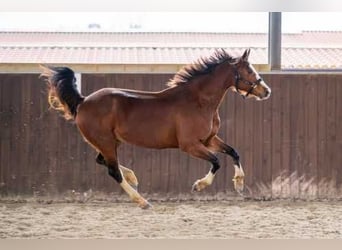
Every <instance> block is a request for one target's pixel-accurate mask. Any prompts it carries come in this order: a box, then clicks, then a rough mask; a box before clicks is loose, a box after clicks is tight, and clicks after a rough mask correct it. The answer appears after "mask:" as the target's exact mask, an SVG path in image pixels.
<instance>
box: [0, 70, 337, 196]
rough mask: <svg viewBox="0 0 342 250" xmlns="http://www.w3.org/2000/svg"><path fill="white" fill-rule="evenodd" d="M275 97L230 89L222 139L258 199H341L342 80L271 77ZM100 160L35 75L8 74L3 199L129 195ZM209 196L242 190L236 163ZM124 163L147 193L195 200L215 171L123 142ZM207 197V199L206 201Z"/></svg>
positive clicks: (95, 85) (143, 82) (108, 82)
mask: <svg viewBox="0 0 342 250" xmlns="http://www.w3.org/2000/svg"><path fill="white" fill-rule="evenodd" d="M170 77H171V75H162V74H112V75H111V74H92V75H90V74H89V75H88V74H83V75H82V92H83V94H85V95H86V94H89V93H91V92H92V91H94V90H97V89H99V88H102V87H111V86H112V87H114V86H115V87H122V88H132V89H141V90H161V89H163V88H164V87H165V85H164V84H165V82H166V81H167V80H168V79H169V78H170ZM263 77H264V79H265V80H266V81H267V82H268V83H269V85H270V86H271V88H272V96H271V98H270V99H269V100H267V101H263V102H257V101H254V100H243V99H242V98H241V97H239V96H238V95H237V94H234V93H232V92H229V93H228V95H227V97H226V99H225V101H224V103H223V105H222V107H221V109H220V114H221V121H222V125H221V129H220V136H221V137H222V138H224V140H225V141H226V142H227V143H228V144H230V145H232V146H233V147H235V148H236V149H237V151H238V152H239V153H240V156H241V160H242V164H243V167H244V170H245V173H246V184H247V191H248V192H249V194H250V195H251V196H253V197H268V198H269V197H271V198H279V197H282V198H289V197H291V198H340V197H341V195H342V189H341V188H342V187H341V183H342V103H341V98H340V95H341V94H342V75H339V74H308V75H305V74H286V73H284V74H267V75H264V76H263ZM95 156H96V153H95V152H94V150H93V149H92V148H91V147H90V146H88V144H86V143H85V142H84V141H83V139H82V137H81V135H80V134H79V132H78V131H77V128H76V127H75V125H73V124H72V123H70V122H66V121H65V120H64V119H63V118H62V117H61V116H59V115H58V114H57V113H56V112H55V111H51V110H49V108H48V105H47V97H46V88H45V83H43V82H42V81H41V80H39V79H38V75H36V74H1V75H0V194H2V195H5V196H6V195H18V194H20V195H21V194H28V195H55V194H63V193H65V192H67V191H70V190H76V191H79V192H83V191H86V190H89V189H92V190H95V191H101V192H105V193H112V192H114V193H121V192H122V191H121V190H120V188H119V186H118V185H117V184H116V183H115V181H114V180H113V179H112V178H110V177H109V176H108V175H107V171H106V169H105V168H104V167H103V166H99V165H96V163H95V160H94V159H95ZM219 158H220V160H221V162H222V166H224V167H222V168H221V169H220V170H219V172H218V174H217V178H216V179H215V182H214V183H213V185H212V186H211V187H210V188H208V190H206V191H204V192H205V193H206V194H209V195H213V194H216V193H223V194H227V195H229V193H230V192H231V191H233V185H232V181H231V179H232V176H233V172H234V171H233V167H232V160H231V159H230V158H228V157H226V156H224V155H220V157H219ZM119 160H120V162H121V163H122V164H123V165H125V166H127V167H129V168H132V169H133V170H134V171H135V172H136V175H137V176H138V178H139V183H140V187H139V188H140V191H141V192H143V193H149V194H162V195H168V196H177V195H182V194H188V193H189V192H190V189H191V185H192V184H193V182H194V181H195V180H196V179H198V178H200V177H203V176H204V175H205V174H206V173H207V172H208V170H209V164H208V163H206V162H204V161H201V160H198V159H194V158H191V157H189V156H188V155H186V154H184V153H182V152H180V151H179V150H174V149H172V150H171V149H170V150H151V149H143V148H138V147H133V146H130V145H122V146H121V147H120V150H119ZM204 195H205V194H204Z"/></svg>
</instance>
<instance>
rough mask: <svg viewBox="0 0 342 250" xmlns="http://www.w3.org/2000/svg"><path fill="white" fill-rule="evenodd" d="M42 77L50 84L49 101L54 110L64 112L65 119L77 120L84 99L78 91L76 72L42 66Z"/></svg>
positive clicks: (64, 68) (63, 68) (65, 68)
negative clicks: (78, 108) (78, 109)
mask: <svg viewBox="0 0 342 250" xmlns="http://www.w3.org/2000/svg"><path fill="white" fill-rule="evenodd" d="M40 67H41V68H42V69H43V72H42V74H41V75H40V77H45V78H46V81H47V83H48V88H49V89H48V91H49V93H48V101H49V104H50V106H51V107H52V108H53V109H56V110H59V111H62V113H63V114H64V117H65V119H67V120H69V119H75V117H76V115H77V107H78V105H79V104H80V103H82V102H83V100H84V97H83V96H82V95H81V93H80V92H79V91H78V90H77V86H76V78H75V74H74V71H72V70H71V69H69V68H67V67H51V66H42V65H41V66H40Z"/></svg>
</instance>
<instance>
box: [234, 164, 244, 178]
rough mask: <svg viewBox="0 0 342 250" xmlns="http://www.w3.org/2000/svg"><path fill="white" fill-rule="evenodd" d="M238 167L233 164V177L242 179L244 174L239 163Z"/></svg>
mask: <svg viewBox="0 0 342 250" xmlns="http://www.w3.org/2000/svg"><path fill="white" fill-rule="evenodd" d="M239 165H240V166H238V165H236V164H234V169H235V176H240V177H244V176H245V173H244V172H243V169H242V166H241V164H240V163H239Z"/></svg>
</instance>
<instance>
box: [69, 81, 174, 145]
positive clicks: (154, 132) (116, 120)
mask: <svg viewBox="0 0 342 250" xmlns="http://www.w3.org/2000/svg"><path fill="white" fill-rule="evenodd" d="M171 109H172V105H169V103H168V102H167V101H165V98H164V99H163V97H161V96H160V95H158V92H145V91H134V90H125V89H116V88H104V89H100V90H98V91H96V92H94V93H92V94H91V95H89V96H87V97H86V98H85V100H84V102H83V103H82V104H81V105H80V106H79V108H78V115H77V118H76V123H77V125H78V127H79V128H80V130H81V132H82V133H83V134H84V135H85V134H87V133H91V134H95V133H96V134H99V133H100V132H103V133H113V134H114V136H115V138H116V139H118V140H120V141H124V142H127V143H131V144H135V145H139V146H144V147H151V148H166V147H177V140H176V131H175V125H174V121H175V119H174V114H173V112H171ZM86 130H87V131H86ZM95 131H96V132H95ZM105 131H107V132H105Z"/></svg>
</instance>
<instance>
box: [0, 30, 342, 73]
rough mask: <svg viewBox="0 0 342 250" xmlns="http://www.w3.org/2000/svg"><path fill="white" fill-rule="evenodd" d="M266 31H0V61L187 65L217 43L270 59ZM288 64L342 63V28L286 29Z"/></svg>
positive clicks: (260, 61)
mask: <svg viewBox="0 0 342 250" xmlns="http://www.w3.org/2000/svg"><path fill="white" fill-rule="evenodd" d="M267 45H268V35H267V34H262V33H139V32H136V33H120V32H115V33H109V32H106V33H104V32H84V33H82V32H0V63H56V64H57V63H58V64H61V63H65V64H187V63H190V62H192V61H194V60H195V59H197V58H199V57H201V56H207V55H210V54H211V53H212V52H213V50H214V49H216V48H225V49H226V50H227V51H228V52H229V53H231V54H232V55H236V56H237V55H240V54H241V53H242V51H243V50H244V49H245V48H247V47H250V48H252V53H251V58H250V61H251V62H252V63H254V64H267V57H268V56H267V53H268V52H267ZM282 47H283V48H282V67H283V68H316V69H336V68H338V69H341V68H342V32H319V31H316V32H302V33H298V34H283V37H282Z"/></svg>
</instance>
